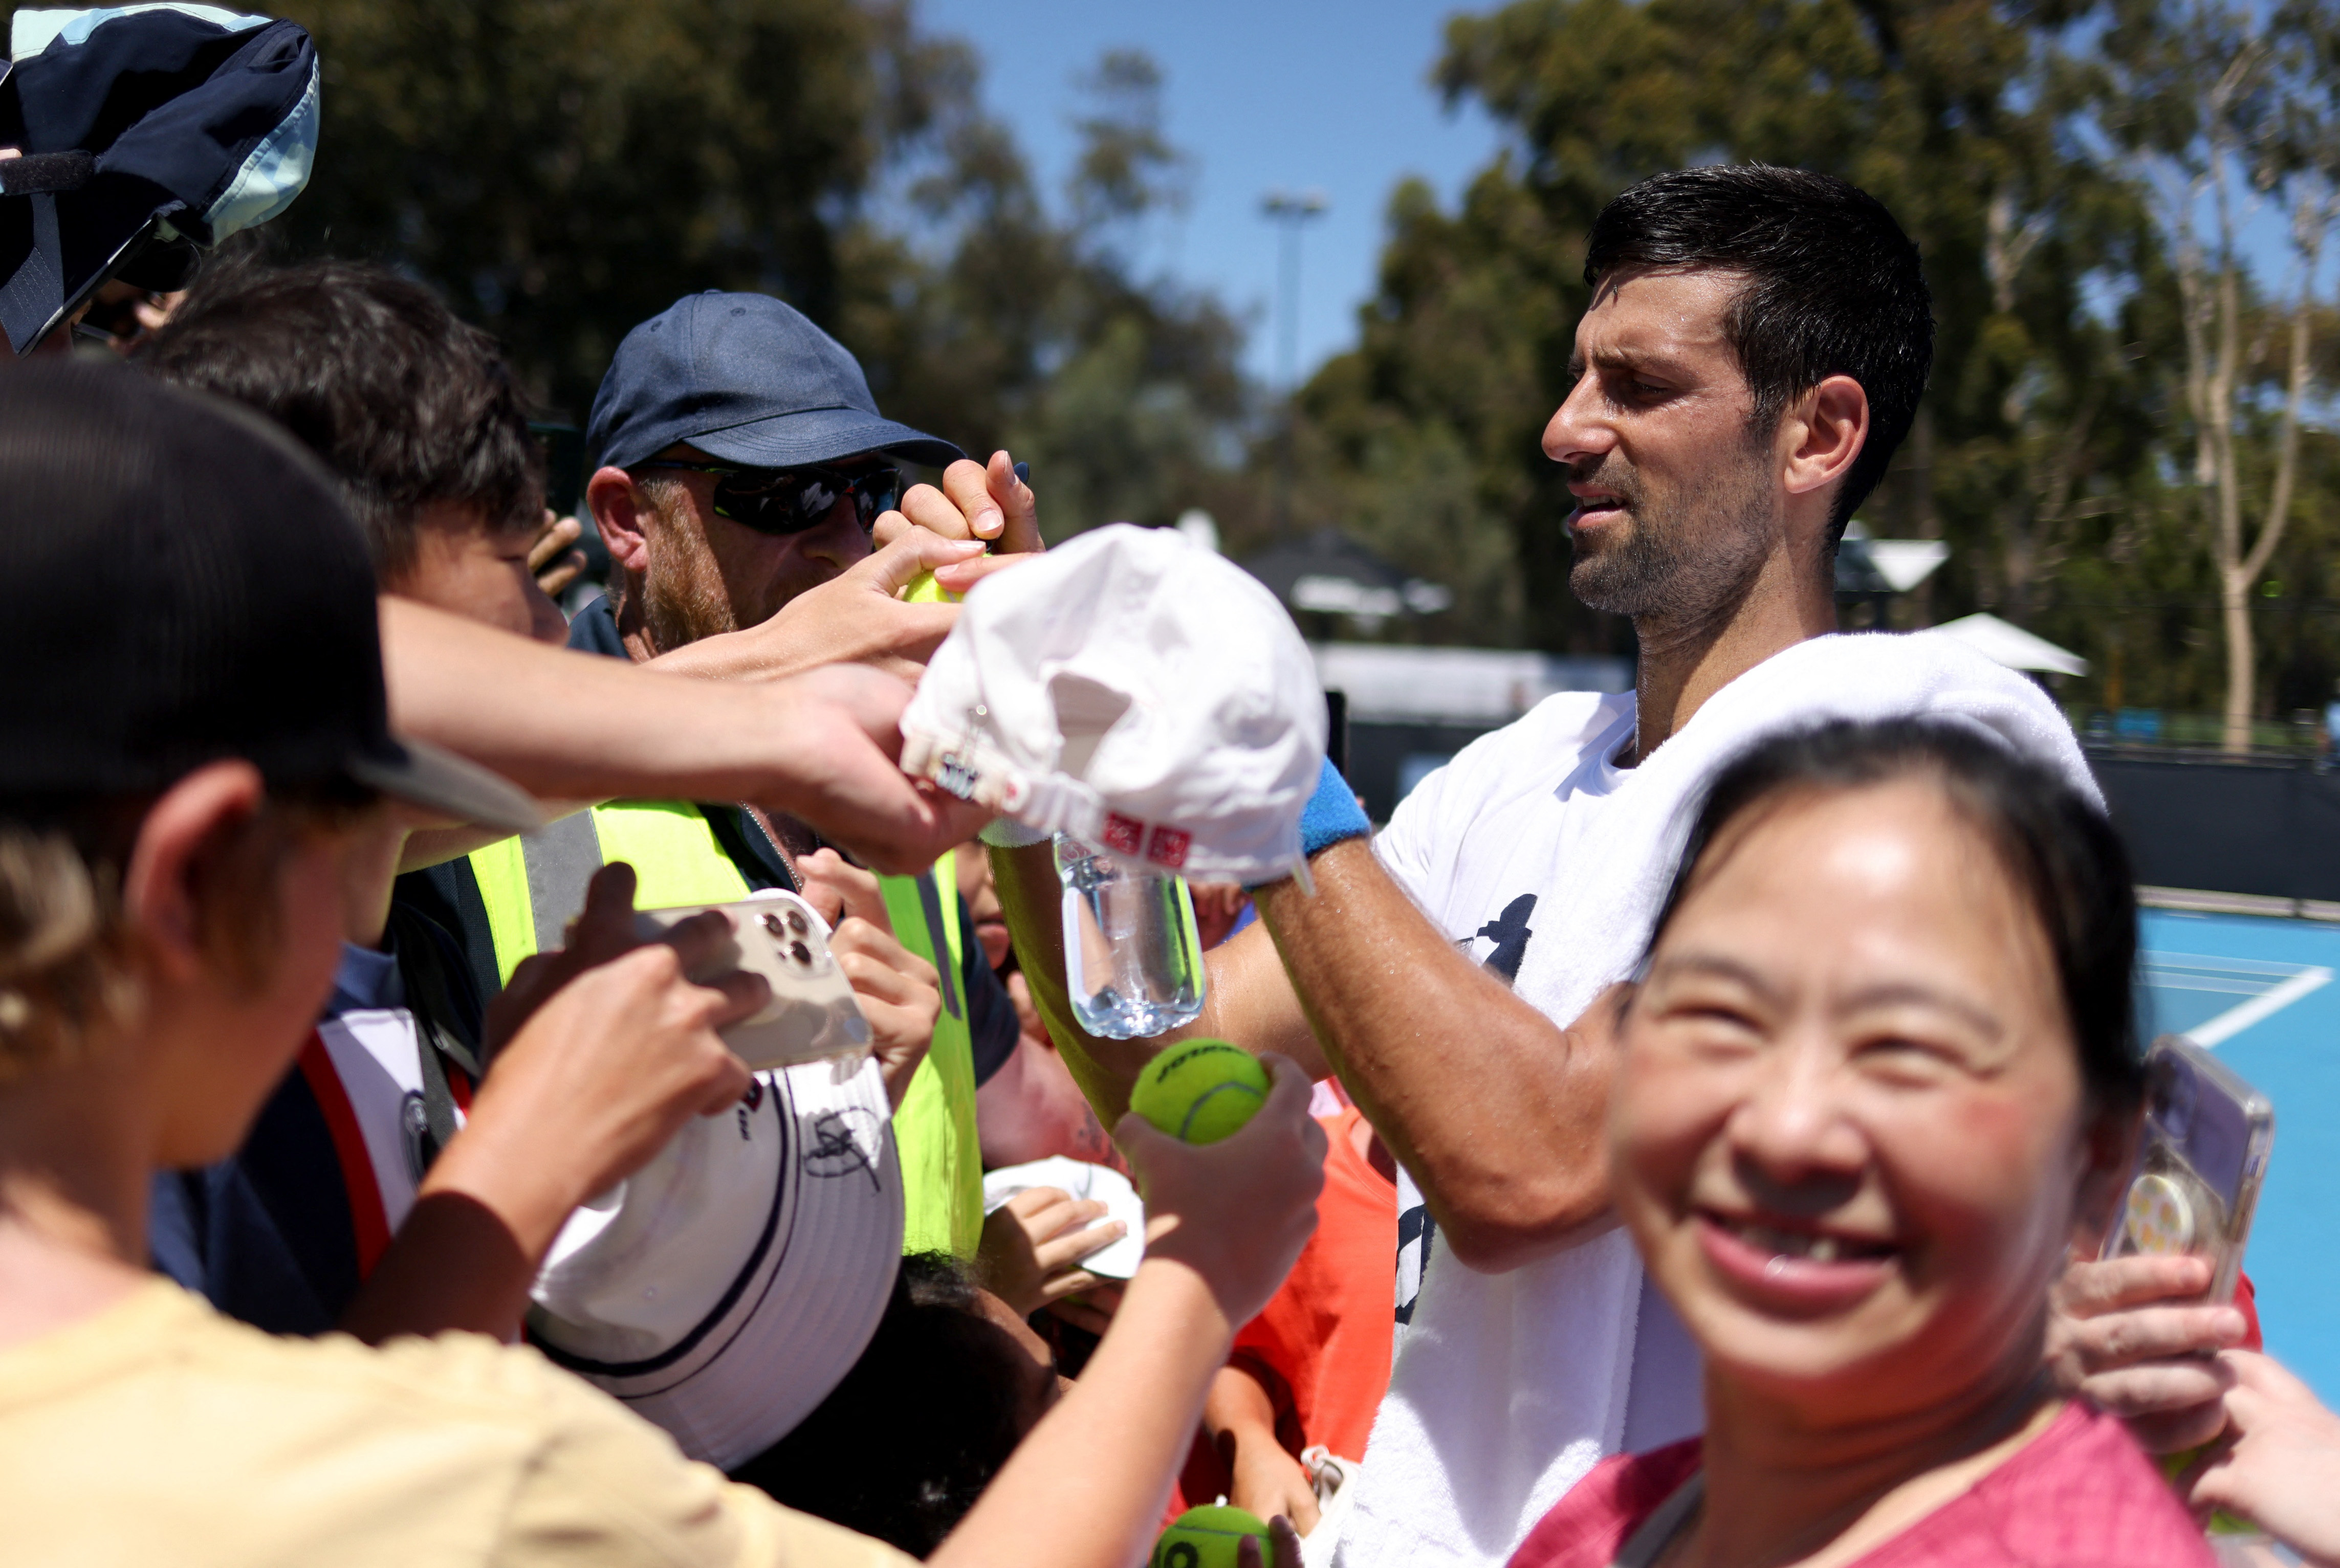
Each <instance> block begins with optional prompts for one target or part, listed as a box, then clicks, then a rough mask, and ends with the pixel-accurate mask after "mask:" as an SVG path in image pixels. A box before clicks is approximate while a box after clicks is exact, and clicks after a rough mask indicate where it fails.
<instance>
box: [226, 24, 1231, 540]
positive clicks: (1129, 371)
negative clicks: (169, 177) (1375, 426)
mask: <svg viewBox="0 0 2340 1568" xmlns="http://www.w3.org/2000/svg"><path fill="white" fill-rule="evenodd" d="M283 14H284V15H289V16H292V17H293V18H294V19H296V20H298V21H300V22H301V23H302V25H305V26H307V27H308V28H309V29H310V30H311V31H312V34H314V35H315V36H316V39H317V42H318V46H319V51H320V54H321V56H322V61H323V68H324V125H323V130H322V137H321V144H320V150H319V160H318V164H317V169H316V173H315V177H314V179H313V181H312V184H311V186H310V188H309V190H308V192H306V193H304V194H303V195H302V198H301V200H300V201H299V202H296V203H295V204H294V205H293V207H292V210H291V212H288V213H287V214H286V216H285V217H284V218H283V219H282V220H280V222H278V223H277V224H276V225H273V234H272V236H271V238H272V242H273V243H274V244H275V245H276V246H278V247H279V248H281V249H283V250H285V251H290V252H291V253H293V254H314V253H331V254H337V255H345V256H360V257H365V258H370V259H374V260H380V261H386V262H389V263H391V264H392V265H394V266H397V267H399V268H401V269H402V270H404V271H408V272H410V273H411V274H412V275H415V276H417V277H420V278H421V279H423V280H425V281H429V282H431V283H433V284H435V285H436V286H437V287H438V288H439V289H441V291H443V292H444V293H445V295H446V296H447V298H448V300H449V301H450V302H451V303H452V304H453V305H454V307H455V308H456V309H457V310H458V311H461V313H462V314H464V315H465V316H466V317H468V318H470V319H471V320H473V321H478V322H479V323H481V325H483V326H485V327H486V328H487V329H488V330H491V331H492V332H494V333H495V334H496V335H497V336H498V337H499V338H500V339H501V340H502V341H503V342H504V343H505V345H506V346H507V349H508V350H509V351H510V352H511V355H512V357H513V360H514V361H515V362H516V363H517V364H518V365H519V367H520V368H521V372H522V374H523V376H524V377H525V379H526V380H527V382H528V384H529V385H530V388H531V389H532V390H533V392H534V393H535V395H536V396H537V397H538V398H539V399H540V401H541V403H542V404H543V406H544V408H545V409H546V410H547V411H548V412H550V413H552V414H554V415H557V416H559V417H563V418H567V419H572V420H576V421H579V422H581V421H582V419H583V417H584V414H585V412H586V410H587V409H588V407H589V406H590V403H591V400H592V396H593V391H594V389H595V388H596V387H597V386H598V385H599V383H600V378H601V374H602V372H603V370H605V369H606V368H607V366H608V364H609V359H610V353H611V351H612V350H614V349H615V348H616V346H617V343H618V341H619V340H620V338H621V337H623V336H624V334H625V333H626V331H627V330H630V328H631V327H632V326H634V324H635V323H637V322H639V321H643V320H644V319H646V318H648V317H649V316H651V315H653V314H655V313H656V312H657V311H661V310H663V309H665V308H666V307H667V306H668V305H669V304H670V303H672V302H673V301H675V300H676V299H678V298H679V297H680V296H682V295H684V294H686V293H689V292H692V291H698V290H702V289H742V290H758V291H765V292H769V293H772V294H775V295H778V296H779V297H780V298H782V299H785V300H787V301H789V302H790V303H792V304H794V305H796V306H798V308H799V309H801V310H803V311H805V312H806V313H807V314H808V315H809V316H811V317H812V318H813V319H814V320H815V321H818V322H820V323H821V324H822V325H824V326H826V327H828V329H829V330H831V331H833V332H835V333H836V334H837V335H838V337H839V338H840V339H841V340H843V341H844V342H845V343H846V344H847V346H848V347H849V348H851V349H853V350H855V351H856V352H857V353H858V354H859V355H860V357H861V359H862V361H863V364H864V366H865V367H866V368H867V369H868V372H869V375H870V380H871V384H872V388H873V390H875V391H876V393H877V398H878V400H879V404H880V406H881V407H882V408H884V409H886V411H887V413H889V414H891V415H893V416H894V417H896V418H898V419H904V420H907V422H909V423H912V424H915V425H918V426H920V427H921V428H924V429H930V430H933V431H935V432H936V433H937V434H938V435H943V436H946V437H948V438H950V439H955V440H957V441H958V442H959V443H960V444H961V445H962V446H964V447H966V448H967V449H970V450H988V449H991V448H993V447H995V446H996V445H999V444H1003V443H1006V444H1011V445H1013V447H1014V448H1015V449H1016V454H1017V456H1018V457H1021V458H1028V459H1031V460H1032V461H1033V463H1034V465H1035V471H1036V476H1038V477H1039V478H1040V480H1041V483H1042V484H1043V486H1044V488H1045V489H1046V495H1047V507H1046V517H1047V518H1048V526H1049V528H1050V529H1051V531H1052V532H1057V533H1062V532H1065V531H1068V530H1069V529H1071V528H1076V527H1087V526H1090V525H1092V524H1095V523H1098V522H1105V521H1110V520H1113V519H1114V518H1123V517H1128V518H1137V519H1139V520H1143V521H1147V522H1167V521H1169V520H1170V519H1171V518H1173V517H1175V515H1176V513H1177V511H1178V510H1179V509H1180V508H1184V507H1186V506H1190V505H1194V504H1196V503H1197V502H1201V503H1203V504H1212V503H1213V502H1218V503H1219V504H1222V505H1224V504H1225V500H1224V497H1225V495H1226V493H1227V492H1228V491H1229V489H1230V487H1231V486H1233V487H1234V488H1237V489H1239V488H1240V479H1239V477H1238V476H1236V475H1235V473H1234V470H1235V468H1236V467H1237V463H1236V461H1235V459H1236V458H1237V457H1238V456H1239V453H1240V439H1239V428H1240V423H1241V421H1242V420H1243V419H1244V418H1245V417H1246V415H1247V414H1248V411H1249V405H1248V403H1247V401H1246V399H1247V395H1248V394H1247V391H1246V389H1245V387H1244V382H1243V380H1242V378H1241V376H1240V374H1239V373H1238V370H1237V369H1236V363H1235V356H1236V353H1237V351H1238V350H1239V349H1240V346H1241V336H1242V333H1241V326H1240V323H1238V322H1237V321H1234V319H1233V318H1232V317H1231V316H1229V315H1228V313H1227V312H1226V311H1224V310H1223V309H1221V308H1220V307H1219V306H1218V305H1217V304H1216V303H1215V301H1211V300H1208V299H1205V298H1201V297H1196V296H1192V295H1188V294H1185V293H1183V292H1181V291H1177V290H1176V289H1175V288H1172V287H1170V286H1169V285H1167V284H1165V283H1164V282H1162V281H1159V280H1155V279H1149V278H1146V277H1144V276H1142V275H1140V273H1139V271H1137V265H1136V261H1135V257H1136V255H1137V248H1136V247H1135V244H1134V243H1133V239H1134V237H1135V236H1136V235H1137V234H1139V233H1140V232H1142V231H1143V229H1144V226H1145V224H1147V223H1149V222H1154V221H1155V220H1156V219H1157V218H1158V217H1159V216H1160V215H1162V214H1164V213H1167V212H1175V211H1176V210H1177V209H1178V207H1179V205H1180V203H1182V202H1183V201H1184V191H1185V179H1186V175H1187V170H1186V166H1185V160H1184V159H1183V158H1182V157H1181V155H1180V154H1179V153H1177V152H1176V150H1175V149H1174V148H1172V147H1171V146H1170V145H1169V144H1168V143H1167V142H1166V140H1165V138H1164V136H1163V133H1162V115H1161V107H1160V93H1161V88H1162V79H1161V74H1160V72H1159V70H1158V69H1157V68H1156V67H1155V64H1153V62H1152V61H1151V60H1150V59H1148V58H1147V57H1146V56H1145V55H1144V54H1137V53H1134V52H1128V51H1122V52H1115V53H1113V54H1107V55H1106V56H1105V57H1104V58H1103V59H1101V60H1100V61H1099V62H1098V63H1097V64H1096V67H1095V69H1094V70H1093V71H1092V72H1090V73H1088V74H1087V75H1086V77H1085V78H1084V79H1083V81H1082V82H1081V83H1080V84H1077V86H1078V88H1079V95H1080V101H1081V104H1082V108H1081V112H1080V116H1079V118H1078V120H1077V121H1076V130H1077V131H1078V133H1079V135H1080V138H1081V155H1080V157H1079V159H1078V162H1077V165H1076V170H1075V173H1074V175H1073V178H1072V181H1071V183H1070V187H1069V189H1067V190H1066V191H1065V192H1061V193H1059V198H1058V199H1056V200H1051V199H1049V197H1048V195H1047V194H1046V193H1044V192H1040V191H1039V190H1037V189H1036V187H1035V184H1034V182H1033V179H1032V176H1031V173H1030V171H1029V169H1028V168H1027V166H1026V163H1025V162H1024V159H1023V156H1022V154H1021V153H1020V151H1019V150H1018V149H1017V147H1016V144H1015V142H1014V140H1013V139H1012V137H1010V136H1009V134H1008V133H1007V132H1006V130H1005V129H1004V128H1003V127H1002V126H1001V125H1000V124H999V123H997V122H996V121H995V120H993V119H991V118H990V117H989V116H987V114H986V113H984V112H983V110H982V107H981V104H980V100H979V94H978V88H979V85H980V84H979V79H978V71H977V64H976V61H975V57H974V55H973V54H972V52H971V51H970V50H969V49H968V47H967V45H966V44H964V43H962V42H960V41H958V40H956V39H951V38H947V37H941V36H937V35H933V34H929V33H927V32H925V31H923V30H921V29H920V28H919V27H918V26H917V25H916V22H915V18H914V15H913V14H912V12H911V10H910V7H909V5H907V0H865V3H857V0H663V3H661V4H658V5H639V4H618V3H615V0H288V3H287V4H286V5H284V6H283ZM1238 509H1239V505H1238Z"/></svg>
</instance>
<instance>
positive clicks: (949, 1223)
mask: <svg viewBox="0 0 2340 1568" xmlns="http://www.w3.org/2000/svg"><path fill="white" fill-rule="evenodd" d="M612 861H624V862H626V863H628V864H630V865H631V866H632V867H633V868H634V877H635V883H636V890H635V894H634V902H635V904H636V906H637V907H638V908H641V909H664V908H669V907H671V906H674V905H678V904H692V903H736V902H739V900H741V899H744V898H746V897H747V896H748V894H749V891H750V889H749V885H748V880H747V878H746V877H744V876H742V875H741V874H740V873H739V867H738V866H737V865H735V864H733V863H732V861H731V857H730V856H729V854H726V853H724V851H723V846H722V845H721V844H720V843H718V842H717V840H716V837H715V833H714V830H713V829H712V828H711V827H709V824H708V821H707V818H706V816H705V814H702V813H701V812H700V811H699V808H698V807H697V806H695V805H692V804H689V803H688V802H682V801H617V802H613V803H611V804H608V805H601V806H596V807H594V808H593V809H592V810H591V811H590V812H580V813H579V814H576V815H574V816H569V817H563V818H562V819H561V820H560V821H559V822H556V823H550V824H549V825H548V826H545V827H542V828H539V829H538V830H537V831H536V832H534V833H524V834H522V835H521V836H520V837H517V838H508V839H503V840H501V841H500V842H498V843H492V844H490V845H488V846H487V847H486V848H485V849H481V850H476V851H474V852H472V854H471V871H472V874H473V876H474V877H475V878H476V880H477V881H478V883H479V884H480V897H481V901H482V902H484V903H485V904H486V905H487V913H488V929H489V932H490V933H491V936H492V937H493V940H494V942H495V947H496V974H497V977H498V979H500V980H502V981H510V980H511V972H512V971H513V970H514V969H515V968H517V967H518V966H519V964H520V961H521V960H522V959H524V958H526V957H528V956H529V955H530V953H535V952H543V951H545V950H547V949H550V948H555V947H559V946H560V944H561V942H562V940H563V938H562V933H563V932H565V931H566V930H567V928H568V925H569V922H570V921H572V920H574V919H576V918H577V915H578V912H580V910H582V909H583V908H584V907H585V886H586V883H589V882H590V881H591V880H592V877H593V873H595V872H596V871H598V870H600V868H601V867H602V866H603V865H605V864H607V863H610V862H612ZM878 887H879V889H880V891H882V892H884V894H885V897H886V912H887V914H888V915H890V916H891V917H892V919H893V922H894V936H895V939H896V940H897V941H898V942H901V944H902V945H903V946H904V947H906V948H908V949H909V950H910V951H911V952H915V953H917V955H918V956H919V957H920V958H923V959H925V960H926V961H927V962H928V963H931V964H933V965H934V966H935V971H936V973H937V977H938V979H939V981H940V983H941V986H942V993H943V1009H942V1012H941V1014H940V1016H939V1017H937V1020H936V1021H935V1037H934V1044H933V1046H932V1047H931V1048H930V1049H929V1050H927V1060H925V1062H923V1063H922V1064H920V1066H919V1068H918V1070H917V1074H916V1075H915V1076H914V1077H913V1078H912V1079H911V1080H910V1090H909V1093H908V1094H907V1095H906V1096H904V1098H903V1100H902V1108H901V1109H899V1110H897V1111H896V1112H895V1113H894V1144H895V1149H896V1151H897V1153H898V1155H899V1156H900V1159H901V1167H902V1196H903V1207H904V1213H903V1227H902V1250H903V1251H905V1252H949V1253H952V1254H955V1255H956V1256H957V1257H974V1256H975V1249H976V1245H977V1242H978V1241H980V1240H981V1239H982V1235H983V1156H982V1151H981V1149H980V1147H979V1146H978V1144H977V1139H976V1127H975V1055H974V1050H973V1049H972V1046H971V1044H970V1040H969V1035H968V1031H967V997H966V996H965V994H964V993H963V991H962V988H961V986H960V983H959V977H960V973H961V971H960V969H959V964H960V962H961V958H962V955H963V953H964V952H965V943H966V942H967V933H966V932H962V931H961V930H960V929H959V922H958V883H957V874H956V873H955V871H954V869H953V866H952V858H951V856H949V855H948V854H946V855H944V856H943V858H942V859H941V860H940V861H938V862H937V863H936V864H935V865H934V867H933V868H932V869H930V870H928V871H926V872H922V873H919V874H918V875H917V876H914V877H900V876H888V877H880V878H879V879H878Z"/></svg>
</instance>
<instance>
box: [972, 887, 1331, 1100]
mask: <svg viewBox="0 0 2340 1568" xmlns="http://www.w3.org/2000/svg"><path fill="white" fill-rule="evenodd" d="M991 871H992V881H993V884H994V886H995V887H996V889H997V890H998V893H999V905H1000V909H1001V912H1002V913H1003V914H1004V915H1005V917H1006V922H1007V930H1008V933H1009V935H1010V936H1012V937H1013V938H1014V939H1015V942H1016V962H1017V965H1018V967H1019V968H1021V969H1022V970H1023V971H1024V978H1025V980H1026V982H1027V983H1028V984H1030V986H1031V988H1032V1004H1033V1006H1034V1007H1035V1008H1036V1009H1037V1010H1038V1011H1039V1014H1040V1020H1041V1021H1042V1022H1044V1023H1046V1025H1047V1026H1048V1034H1049V1037H1050V1038H1051V1039H1053V1040H1055V1041H1056V1049H1057V1050H1058V1052H1059V1053H1060V1054H1062V1055H1063V1057H1064V1059H1065V1066H1066V1069H1067V1070H1069V1071H1070V1072H1071V1073H1072V1075H1073V1081H1074V1082H1076V1083H1077V1084H1079V1085H1080V1088H1081V1092H1082V1093H1083V1094H1085V1095H1086V1096H1087V1097H1088V1100H1089V1104H1090V1105H1091V1106H1092V1107H1093V1108H1095V1109H1096V1116H1097V1119H1098V1120H1099V1121H1100V1122H1102V1123H1103V1124H1104V1125H1105V1126H1106V1127H1108V1128H1110V1127H1112V1126H1113V1125H1114V1123H1115V1122H1117V1121H1119V1120H1120V1119H1121V1118H1122V1115H1123V1113H1124V1112H1125V1111H1127V1110H1128V1109H1129V1090H1130V1086H1131V1085H1132V1084H1134V1083H1135V1082H1136V1081H1137V1075H1138V1073H1139V1072H1141V1071H1142V1070H1144V1069H1145V1064H1146V1063H1147V1062H1148V1061H1151V1060H1153V1059H1154V1057H1155V1053H1156V1052H1158V1051H1160V1050H1161V1049H1162V1048H1163V1047H1164V1046H1165V1045H1166V1044H1168V1043H1169V1042H1170V1041H1172V1040H1192V1039H1217V1040H1233V1041H1234V1043H1235V1044H1237V1045H1240V1046H1242V1047H1243V1048H1244V1050H1249V1051H1253V1052H1254V1053H1256V1052H1261V1051H1271V1050H1273V1051H1281V1052H1282V1053H1283V1054H1284V1055H1286V1056H1288V1057H1291V1058H1292V1059H1293V1060H1294V1061H1297V1062H1298V1063H1299V1064H1300V1065H1301V1067H1302V1068H1303V1069H1304V1070H1306V1071H1307V1072H1308V1074H1309V1075H1310V1076H1311V1077H1312V1078H1322V1077H1324V1076H1325V1075H1326V1074H1327V1073H1328V1072H1329V1071H1330V1070H1331V1069H1330V1068H1329V1067H1327V1066H1326V1065H1325V1063H1324V1059H1323V1056H1322V1055H1321V1053H1320V1052H1319V1051H1318V1050H1317V1049H1316V1041H1315V1039H1314V1036H1312V1035H1311V1034H1310V1033H1309V1032H1308V1024H1307V1020H1306V1019H1305V1018H1304V1016H1303V1015H1302V1014H1301V1011H1300V1010H1299V1008H1298V1006H1297V1005H1296V1004H1295V1003H1294V1001H1293V1000H1292V992H1291V988H1290V987H1289V986H1288V985H1287V984H1285V983H1284V978H1283V973H1282V971H1281V970H1280V969H1278V968H1277V966H1276V961H1275V955H1274V950H1273V949H1272V948H1270V947H1269V946H1267V944H1266V942H1265V939H1264V937H1263V938H1254V937H1252V935H1251V933H1250V932H1245V933H1244V935H1242V936H1238V937H1237V938H1235V939H1234V941H1232V942H1223V943H1221V944H1220V945H1219V946H1218V947H1216V948H1214V949H1213V950H1212V951H1211V952H1209V953H1207V954H1205V957H1204V966H1205V973H1206V975H1207V977H1208V982H1207V985H1206V987H1205V997H1204V1002H1203V1011H1202V1016H1201V1017H1199V1018H1197V1019H1196V1020H1195V1021H1194V1022H1193V1023H1191V1024H1188V1025H1187V1026H1186V1027H1185V1028H1184V1029H1180V1030H1174V1031H1171V1032H1170V1033H1168V1034H1165V1035H1159V1036H1155V1037H1154V1038H1151V1039H1146V1040H1101V1039H1099V1038H1097V1037H1096V1036H1095V1035H1092V1034H1090V1033H1088V1032H1087V1031H1084V1030H1083V1029H1082V1028H1081V1027H1080V1025H1079V1024H1078V1022H1077V1021H1076V1020H1075V1018H1074V1016H1073V1006H1072V998H1071V995H1070V993H1069V992H1068V991H1067V990H1066V983H1065V929H1064V916H1063V907H1064V900H1063V893H1062V890H1061V887H1060V885H1059V883H1057V880H1056V859H1055V856H1054V854H1053V853H1052V852H1051V851H1050V849H1049V847H1048V846H1047V845H1046V844H1036V845H1034V846H1032V847H1031V848H1028V849H1015V850H1004V849H995V850H993V851H991ZM1263 968H1264V972H1263Z"/></svg>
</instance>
